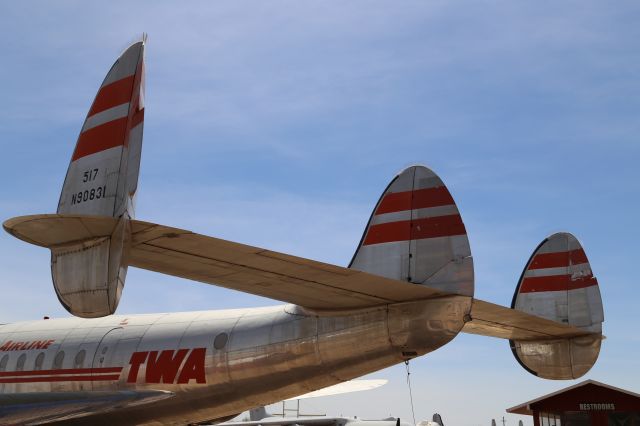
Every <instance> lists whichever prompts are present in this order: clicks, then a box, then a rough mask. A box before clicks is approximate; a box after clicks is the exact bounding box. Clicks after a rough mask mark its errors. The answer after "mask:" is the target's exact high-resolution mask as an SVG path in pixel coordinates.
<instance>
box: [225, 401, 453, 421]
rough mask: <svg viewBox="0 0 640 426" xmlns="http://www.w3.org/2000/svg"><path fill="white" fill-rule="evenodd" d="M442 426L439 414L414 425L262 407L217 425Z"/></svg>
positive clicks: (394, 419) (393, 418) (389, 419)
mask: <svg viewBox="0 0 640 426" xmlns="http://www.w3.org/2000/svg"><path fill="white" fill-rule="evenodd" d="M346 425H348V426H444V423H443V422H442V417H441V416H440V414H438V413H435V414H434V415H433V418H432V420H422V421H420V422H418V423H417V424H416V425H412V424H411V423H407V422H401V421H400V418H399V417H398V418H396V417H389V418H386V419H382V420H365V419H361V418H359V417H342V416H340V417H327V416H296V417H285V416H275V415H273V414H269V413H268V412H267V410H266V409H265V407H264V406H261V407H258V408H254V409H253V410H250V411H249V420H241V421H231V422H224V423H219V426H346Z"/></svg>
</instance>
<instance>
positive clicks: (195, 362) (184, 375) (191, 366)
mask: <svg viewBox="0 0 640 426" xmlns="http://www.w3.org/2000/svg"><path fill="white" fill-rule="evenodd" d="M206 352H207V349H206V348H196V349H193V350H192V351H191V353H190V354H189V358H187V361H186V362H185V363H184V367H182V371H181V372H180V377H178V383H181V384H184V383H189V380H191V379H195V380H196V383H207V380H206V378H205V374H204V361H205V354H206Z"/></svg>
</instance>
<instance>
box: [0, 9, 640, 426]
mask: <svg viewBox="0 0 640 426" xmlns="http://www.w3.org/2000/svg"><path fill="white" fill-rule="evenodd" d="M639 20H640V4H637V3H635V2H631V1H622V2H619V3H616V7H611V6H609V5H604V4H601V3H598V2H594V1H586V2H584V1H581V2H579V1H577V0H570V1H567V2H562V3H545V2H542V3H526V4H515V3H512V2H508V1H497V2H490V1H484V0H482V1H479V2H463V3H455V4H453V3H449V2H444V1H432V2H426V3H425V2H420V1H413V0H410V1H407V2H403V3H402V4H397V3H393V4H391V3H387V2H380V1H371V2H363V1H355V2H350V3H348V4H344V3H338V2H305V3H300V2H292V1H275V2H272V3H269V4H268V5H267V4H265V3H262V2H255V1H243V2H230V1H219V2H204V1H197V2H194V3H190V4H189V7H188V8H185V7H176V6H175V4H174V3H172V2H168V1H158V2H153V3H152V2H141V3H135V4H131V3H129V2H124V1H115V2H110V3H109V4H108V5H104V4H102V5H99V6H98V5H97V4H92V3H85V2H80V1H60V2H56V3H55V5H53V4H51V3H48V2H45V1H34V2H29V3H26V4H25V3H16V2H13V3H9V2H7V3H4V4H3V14H2V16H0V24H1V25H0V34H1V35H2V36H3V40H5V43H4V44H3V46H2V47H0V54H2V57H3V63H4V65H5V66H4V67H2V68H0V75H1V76H2V79H1V81H2V83H0V84H1V85H2V86H1V89H0V91H1V93H2V94H3V99H4V102H3V103H2V105H1V106H0V109H1V114H0V143H1V144H2V148H3V152H4V164H3V165H4V167H2V168H1V169H0V178H2V179H3V181H4V182H5V185H4V187H3V188H4V190H3V192H2V197H1V198H0V206H1V207H0V213H1V217H2V220H3V221H4V220H6V219H8V218H11V217H14V216H19V215H26V214H38V213H52V212H55V210H56V206H57V202H58V197H59V194H60V189H61V187H62V183H63V179H64V173H65V171H66V169H67V166H68V163H69V159H70V157H71V153H72V151H73V148H74V145H75V142H76V139H77V137H78V133H79V131H80V128H81V126H82V122H83V119H84V117H85V116H86V113H87V111H88V109H89V107H90V105H91V102H92V100H93V98H94V96H95V94H96V91H97V89H98V87H99V85H100V82H101V81H102V79H103V78H104V76H105V75H106V73H107V71H108V69H109V67H110V66H111V64H112V63H113V61H114V60H115V59H116V58H117V56H118V55H119V54H120V53H121V52H122V51H123V50H124V48H125V47H126V46H127V45H128V43H129V42H130V41H132V40H134V39H135V38H136V37H138V38H139V37H141V35H142V32H143V31H145V32H147V33H148V34H149V38H148V43H147V49H146V63H147V75H146V99H145V108H146V112H145V114H146V115H145V129H144V133H145V135H144V143H143V153H142V164H141V175H140V181H139V191H138V200H137V207H136V218H138V219H140V220H146V221H151V222H156V223H162V224H165V225H170V226H176V227H180V228H183V229H190V230H193V231H196V232H200V233H203V234H207V235H211V236H215V237H219V238H224V239H228V240H233V241H238V242H241V243H246V244H251V245H255V246H258V247H264V248H268V249H272V250H276V251H282V252H285V253H291V254H294V255H297V256H301V257H307V258H311V259H314V260H319V261H323V262H327V263H331V264H337V265H342V266H346V265H347V264H348V263H349V261H350V259H351V256H352V255H353V251H354V250H355V249H356V247H357V245H358V242H359V241H360V237H361V235H362V232H363V230H364V227H365V226H366V222H367V220H368V218H369V215H370V214H371V210H372V209H373V208H374V206H375V203H376V202H377V200H378V198H379V196H380V194H381V193H382V191H383V190H384V188H385V187H386V185H387V184H388V182H389V181H390V180H391V179H392V178H393V176H394V175H395V174H396V173H397V172H398V171H399V170H401V169H402V168H404V167H406V166H408V165H410V164H415V163H421V164H425V165H427V166H428V167H430V168H432V169H433V170H434V171H435V172H436V173H438V174H439V175H440V177H441V178H442V179H443V181H444V182H445V184H446V185H447V187H448V188H449V190H450V191H451V193H452V195H453V197H454V199H455V201H456V203H457V205H458V207H459V209H460V212H461V215H462V218H463V220H464V223H465V226H466V229H467V232H468V235H469V239H470V243H471V249H472V254H473V256H474V265H475V278H476V280H475V295H476V297H477V298H479V299H482V300H487V301H490V302H493V303H498V304H501V305H504V306H510V303H511V298H512V295H513V291H514V289H515V286H516V284H517V281H518V278H519V276H520V273H521V271H522V269H523V268H524V266H525V263H526V262H527V260H528V259H529V256H530V255H531V252H532V251H533V250H534V249H535V247H536V246H537V245H538V244H539V242H540V241H542V239H543V238H545V237H547V236H548V235H550V234H552V233H553V232H557V231H568V232H571V233H573V234H574V235H576V236H577V238H578V239H579V240H580V242H581V243H582V245H583V246H584V248H585V252H586V254H587V256H588V257H589V260H590V262H591V265H592V267H593V271H594V274H595V275H596V277H597V278H598V281H599V283H600V288H601V292H602V297H603V301H604V311H605V323H604V334H605V335H606V337H607V338H606V340H605V341H604V342H603V345H602V350H601V353H600V358H599V360H598V362H597V363H596V365H595V366H594V367H593V369H592V370H591V371H590V372H588V373H587V374H586V375H585V376H584V377H581V378H579V379H577V380H572V381H562V382H555V381H547V380H542V379H539V378H537V377H534V376H532V375H531V374H529V373H528V372H526V371H525V370H523V369H522V368H521V367H520V366H519V365H518V363H517V361H516V360H515V359H514V357H513V355H512V354H511V351H510V349H509V345H508V342H507V341H504V340H501V339H493V338H487V337H481V336H475V335H469V334H460V335H459V336H458V337H456V338H455V339H454V341H453V342H451V343H450V344H448V345H446V346H445V347H443V348H441V349H439V350H437V351H435V352H433V353H431V354H428V355H426V356H424V357H421V358H418V359H415V360H412V361H411V363H410V366H411V384H412V388H413V396H414V404H415V411H416V420H417V421H420V420H428V419H431V416H432V415H433V413H435V412H437V413H440V414H441V415H442V417H443V420H444V423H445V425H457V426H477V425H490V423H491V419H492V418H494V419H496V421H497V422H498V423H500V422H499V419H501V418H502V416H504V417H505V419H506V421H507V423H506V424H507V426H513V425H517V423H518V421H519V420H522V421H523V422H524V424H525V425H532V424H533V421H532V419H531V417H530V416H518V415H512V414H507V413H506V412H505V410H506V409H507V408H509V407H512V406H514V405H516V404H518V403H521V402H523V401H528V400H531V399H533V398H535V397H537V396H541V395H544V394H547V393H550V392H553V391H556V390H559V389H562V388H565V387H568V386H570V385H572V384H575V383H579V382H581V381H584V380H587V379H594V380H597V381H600V382H604V383H607V384H610V385H612V386H615V387H619V388H623V389H628V390H630V391H633V392H640V387H639V385H638V384H637V378H638V377H637V371H638V367H639V364H638V353H640V337H638V335H637V326H638V321H637V320H635V319H634V317H633V315H631V314H632V313H633V312H635V310H637V307H636V305H637V303H638V302H637V301H638V299H639V298H640V290H639V287H638V286H637V285H636V282H635V279H634V277H635V269H634V266H635V264H634V257H635V256H637V255H636V253H637V252H638V249H637V245H638V241H637V239H638V235H639V233H638V232H637V231H636V229H637V227H638V225H637V219H638V217H640V202H639V201H638V193H639V190H640V168H639V167H638V164H637V163H638V158H640V144H639V143H638V135H639V134H640V122H639V121H638V111H639V110H640V80H639V79H638V77H637V76H638V75H639V74H640V58H639V57H638V55H637V52H638V50H639V48H640V26H638V25H637V22H638V21H639ZM0 255H1V256H0V271H2V280H1V281H0V283H1V284H0V288H1V289H2V291H3V294H2V295H3V297H2V301H3V303H2V304H0V323H9V322H16V321H22V320H36V319H41V318H42V317H43V316H50V317H56V318H59V317H67V316H69V314H68V313H67V312H66V311H65V310H64V308H63V307H62V306H61V305H60V304H59V302H58V300H57V298H56V296H55V293H54V291H53V286H52V284H51V276H50V269H49V261H50V259H49V252H48V250H45V249H41V248H38V247H34V246H30V245H28V244H25V243H23V242H20V241H18V240H16V239H14V238H12V237H11V236H10V235H8V234H7V233H3V234H2V236H1V237H0ZM279 303H280V302H277V301H273V300H270V299H265V298H261V297H257V296H252V295H248V294H244V293H240V292H234V291H230V290H226V289H223V288H220V287H216V286H211V285H206V284H202V283H197V282H193V281H188V280H182V279H178V278H174V277H169V276H163V275H160V274H155V273H152V272H148V271H143V270H138V269H134V268H130V269H129V272H128V276H127V282H126V286H125V289H124V292H123V296H122V299H121V303H120V306H119V308H118V311H117V314H124V315H131V314H134V313H150V312H173V311H191V310H208V309H230V308H243V307H256V306H266V305H275V304H279ZM366 378H382V379H388V380H389V383H388V384H387V385H385V386H383V387H381V388H379V389H374V390H371V391H367V392H360V393H354V394H345V395H336V396H330V397H326V398H321V399H313V400H305V401H304V406H305V407H308V411H321V412H326V413H327V414H332V415H338V414H345V415H347V414H348V415H349V416H353V415H357V416H358V417H361V418H379V419H382V418H384V417H389V416H393V417H400V418H401V419H402V420H403V421H405V420H406V419H410V418H411V407H410V405H409V401H408V389H407V384H406V371H405V366H404V365H402V364H398V365H396V366H394V367H392V368H389V369H386V370H383V371H380V372H377V373H374V374H371V375H369V376H366ZM272 409H273V408H272Z"/></svg>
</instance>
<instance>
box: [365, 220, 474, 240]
mask: <svg viewBox="0 0 640 426" xmlns="http://www.w3.org/2000/svg"><path fill="white" fill-rule="evenodd" d="M464 234H466V230H465V227H464V224H463V223H462V218H461V217H460V215H450V216H438V217H428V218H423V219H414V220H413V221H410V220H403V221H400V222H389V223H381V224H379V225H372V226H371V227H370V228H369V232H367V237H366V238H365V240H364V243H363V244H362V245H364V246H367V245H371V244H381V243H390V242H395V241H409V240H421V239H424V238H436V237H450V236H453V235H464Z"/></svg>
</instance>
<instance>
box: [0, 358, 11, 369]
mask: <svg viewBox="0 0 640 426" xmlns="http://www.w3.org/2000/svg"><path fill="white" fill-rule="evenodd" d="M8 362H9V355H8V354H7V355H5V356H3V357H2V359H0V371H4V370H6V369H7V363H8Z"/></svg>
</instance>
